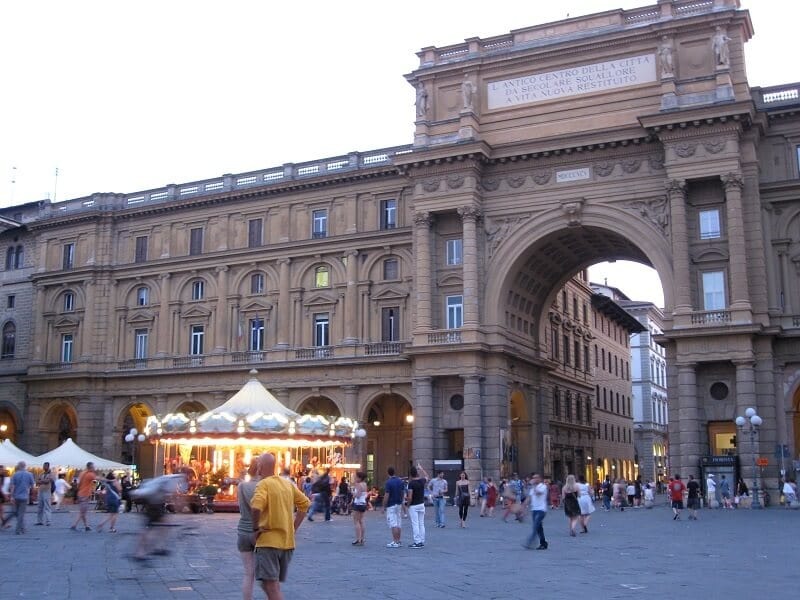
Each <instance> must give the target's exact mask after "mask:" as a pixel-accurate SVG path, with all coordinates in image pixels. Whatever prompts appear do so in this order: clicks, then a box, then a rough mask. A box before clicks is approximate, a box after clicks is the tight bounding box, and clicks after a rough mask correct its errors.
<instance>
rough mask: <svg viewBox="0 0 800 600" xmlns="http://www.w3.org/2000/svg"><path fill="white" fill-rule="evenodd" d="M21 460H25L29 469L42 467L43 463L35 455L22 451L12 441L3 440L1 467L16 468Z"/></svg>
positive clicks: (0, 448) (0, 452) (0, 449)
mask: <svg viewBox="0 0 800 600" xmlns="http://www.w3.org/2000/svg"><path fill="white" fill-rule="evenodd" d="M21 460H24V461H25V464H26V465H27V466H28V467H41V466H42V461H40V460H39V459H38V458H36V457H35V456H34V455H33V454H28V453H27V452H25V451H24V450H20V449H19V448H17V447H16V446H15V445H14V442H12V441H11V440H3V443H2V444H0V465H5V466H6V467H14V466H16V464H17V463H18V462H19V461H21Z"/></svg>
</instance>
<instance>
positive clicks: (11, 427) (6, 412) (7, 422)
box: [0, 407, 19, 444]
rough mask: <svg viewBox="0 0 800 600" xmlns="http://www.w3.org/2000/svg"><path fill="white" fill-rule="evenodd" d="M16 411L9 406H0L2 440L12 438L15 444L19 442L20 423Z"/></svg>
mask: <svg viewBox="0 0 800 600" xmlns="http://www.w3.org/2000/svg"><path fill="white" fill-rule="evenodd" d="M15 413H16V411H13V410H11V409H9V408H7V407H0V442H2V441H3V440H11V442H12V443H13V444H16V443H17V435H18V432H19V423H18V421H17V416H16V414H15Z"/></svg>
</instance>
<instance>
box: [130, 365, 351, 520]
mask: <svg viewBox="0 0 800 600" xmlns="http://www.w3.org/2000/svg"><path fill="white" fill-rule="evenodd" d="M257 375H258V372H257V371H256V370H255V369H253V370H251V371H250V379H249V381H247V383H245V385H244V386H243V387H242V389H240V390H239V391H238V392H236V394H234V395H233V396H232V397H231V398H230V399H229V400H228V401H227V402H225V403H224V404H222V405H221V406H219V407H217V408H215V409H213V410H210V411H208V412H206V413H203V414H183V413H171V414H168V415H166V416H164V417H158V416H151V417H149V418H148V420H147V423H146V425H145V430H144V434H145V435H146V436H147V439H148V440H149V441H150V443H152V444H155V446H156V451H155V453H154V461H155V463H156V464H155V465H154V467H155V468H154V472H160V471H162V470H163V472H164V473H166V474H169V473H179V472H183V473H187V474H188V475H189V477H190V479H192V480H193V483H194V486H193V487H194V488H195V489H196V490H197V491H198V493H204V495H206V496H208V495H210V496H213V497H214V505H215V507H216V508H217V509H220V508H224V507H225V506H230V507H231V508H234V507H236V508H238V505H237V504H236V485H237V484H238V483H239V482H240V481H245V480H247V478H248V476H247V469H248V467H249V466H250V463H251V462H252V460H253V459H254V458H256V457H258V455H259V454H261V453H263V452H271V453H273V454H275V456H276V458H277V467H278V469H280V470H281V472H283V473H287V472H288V474H289V475H290V476H291V477H292V478H294V479H295V481H298V480H299V478H300V477H303V476H304V475H307V474H311V473H313V472H315V471H320V470H323V469H327V470H329V472H330V476H331V477H332V478H336V479H339V478H341V477H342V476H344V474H345V473H346V472H348V471H354V470H357V469H359V468H360V465H359V464H353V463H348V462H347V461H346V460H345V456H346V450H347V449H348V448H349V447H351V446H352V444H353V441H354V440H355V439H356V438H360V437H363V436H364V435H365V431H364V429H362V428H360V427H359V425H358V422H356V421H355V420H353V419H350V418H348V417H330V416H323V415H310V414H305V415H300V414H298V413H296V412H294V411H293V410H291V409H289V408H287V407H286V406H284V405H283V404H281V403H280V401H278V399H277V398H275V396H273V395H272V394H271V393H270V392H269V390H267V388H265V387H264V386H263V385H262V384H261V382H260V381H259V380H258V378H257ZM159 461H161V464H162V465H163V469H159V468H158V462H159ZM211 488H217V489H216V490H213V489H211ZM213 492H216V494H214V493H213Z"/></svg>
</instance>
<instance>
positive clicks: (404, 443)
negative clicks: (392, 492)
mask: <svg viewBox="0 0 800 600" xmlns="http://www.w3.org/2000/svg"><path fill="white" fill-rule="evenodd" d="M364 414H365V415H366V417H367V418H366V420H365V421H364V430H365V431H366V432H367V435H366V437H365V439H364V440H363V441H359V442H356V443H358V444H361V443H363V444H364V447H363V450H364V453H363V456H364V462H362V469H363V470H364V471H365V472H366V473H367V480H368V482H369V484H370V485H376V486H378V487H381V486H382V485H383V482H384V481H385V480H386V477H387V475H386V470H387V469H388V468H389V467H394V468H395V471H396V473H397V474H398V475H399V476H401V477H402V476H405V475H407V473H408V468H409V467H410V466H411V465H412V461H413V460H414V457H413V456H412V430H413V424H414V412H413V409H412V407H411V404H410V403H409V402H408V401H407V400H406V399H405V398H403V397H402V396H400V395H398V394H382V395H380V396H378V397H377V398H375V399H374V400H372V402H370V404H369V405H368V406H367V408H366V410H365V411H364ZM357 450H358V449H357Z"/></svg>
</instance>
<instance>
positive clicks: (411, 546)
mask: <svg viewBox="0 0 800 600" xmlns="http://www.w3.org/2000/svg"><path fill="white" fill-rule="evenodd" d="M408 547H409V548H424V547H425V544H418V543H416V542H415V543H413V544H409V545H408Z"/></svg>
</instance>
